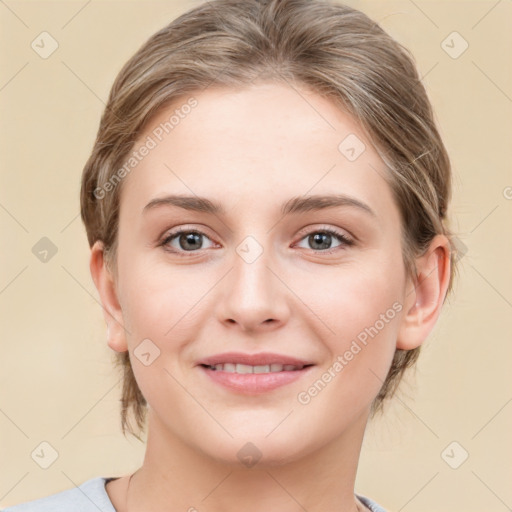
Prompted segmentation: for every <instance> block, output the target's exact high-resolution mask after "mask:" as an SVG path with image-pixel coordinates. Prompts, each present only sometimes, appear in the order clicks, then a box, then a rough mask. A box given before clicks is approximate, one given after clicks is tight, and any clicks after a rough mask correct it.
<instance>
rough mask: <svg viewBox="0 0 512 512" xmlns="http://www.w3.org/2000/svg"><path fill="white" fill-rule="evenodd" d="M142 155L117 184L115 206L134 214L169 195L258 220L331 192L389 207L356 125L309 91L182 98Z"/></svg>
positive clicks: (241, 91) (212, 92)
mask: <svg viewBox="0 0 512 512" xmlns="http://www.w3.org/2000/svg"><path fill="white" fill-rule="evenodd" d="M144 145H146V146H148V147H150V150H149V151H145V152H144V153H145V156H143V157H139V158H140V160H138V161H137V164H136V166H134V169H133V170H132V171H131V172H130V174H129V176H127V178H126V179H125V182H124V183H123V192H122V200H121V204H122V205H123V203H129V204H130V210H132V211H133V209H136V210H137V211H138V212H141V211H142V209H143V208H144V206H145V205H146V204H147V203H148V202H149V201H151V200H152V199H154V198H155V197H157V196H159V195H160V196H161V195H163V194H166V193H168V194H171V193H172V194H184V195H198V196H208V197H219V198H221V200H222V202H223V203H227V205H226V206H227V208H229V207H230V206H233V205H235V204H238V205H240V204H245V205H247V207H249V206H251V205H252V206H253V207H254V209H255V210H258V211H260V212H261V211H262V208H263V206H264V205H267V204H268V205H269V206H270V203H272V202H273V201H275V203H276V204H277V203H279V204H281V203H282V202H283V201H286V199H288V198H289V197H291V196H300V195H305V194H325V193H333V192H340V193H341V192H343V193H349V192H350V194H351V195H355V196H357V197H358V198H360V199H361V200H363V201H365V202H367V203H371V204H372V209H374V210H376V211H379V210H380V213H383V212H384V211H385V210H386V209H387V210H389V209H390V208H391V209H393V206H394V205H393V200H392V197H391V191H390V190H389V186H388V184H387V183H386V182H385V181H384V179H383V176H384V175H385V173H386V172H387V170H386V169H385V165H384V164H383V162H382V161H381V159H380V157H379V156H378V154H377V153H376V151H375V149H374V148H373V147H372V146H371V144H370V143H369V141H368V140H367V139H366V137H365V135H364V133H363V132H362V130H361V128H360V126H359V125H358V123H357V122H356V121H355V120H354V119H353V118H352V117H351V116H350V115H348V114H347V113H346V112H343V111H342V110H341V109H340V108H339V107H337V106H336V105H335V104H334V103H333V102H332V101H330V100H329V99H327V98H325V97H322V96H320V95H319V94H317V93H315V92H313V91H310V90H308V89H305V88H298V87H296V86H290V85H287V84H280V83H261V84H255V85H251V86H248V87H243V88H236V89H234V88H227V87H210V88H208V89H206V90H204V91H201V92H197V93H194V94H191V95H189V96H184V97H181V98H179V99H178V100H176V101H175V102H174V103H173V104H172V105H169V106H166V107H165V108H163V109H161V110H160V111H159V112H158V113H157V114H156V115H155V116H154V117H153V119H152V120H151V121H150V122H149V123H148V125H147V126H146V128H145V130H144V132H143V133H142V134H141V135H140V137H139V139H138V141H137V143H136V144H135V146H134V150H137V149H138V148H141V147H142V146H144ZM121 209H123V207H121ZM388 213H391V214H393V213H394V214H395V217H396V216H397V214H398V213H397V211H396V208H395V211H394V212H388ZM395 220H396V218H395Z"/></svg>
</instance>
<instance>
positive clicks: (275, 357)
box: [197, 352, 313, 366]
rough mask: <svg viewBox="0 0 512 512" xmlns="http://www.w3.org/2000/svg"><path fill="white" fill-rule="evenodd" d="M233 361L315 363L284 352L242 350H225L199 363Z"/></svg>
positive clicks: (255, 363)
mask: <svg viewBox="0 0 512 512" xmlns="http://www.w3.org/2000/svg"><path fill="white" fill-rule="evenodd" d="M224 363H233V364H248V365H251V366H260V365H267V364H282V365H285V364H291V365H293V366H307V365H311V364H313V363H312V362H311V361H307V360H303V359H297V358H296V357H290V356H286V355H283V354H273V353H271V352H261V353H259V354H244V353H242V352H224V353H222V354H215V355H213V356H210V357H205V358H204V359H201V360H200V361H199V362H198V363H197V364H198V365H207V366H214V365H216V364H224Z"/></svg>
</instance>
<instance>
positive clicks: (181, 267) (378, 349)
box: [90, 82, 450, 512]
mask: <svg viewBox="0 0 512 512" xmlns="http://www.w3.org/2000/svg"><path fill="white" fill-rule="evenodd" d="M194 97H195V99H196V100H197V102H198V103H197V106H196V107H195V108H194V109H193V110H192V111H191V112H190V113H189V114H188V115H187V116H186V117H184V118H183V119H181V120H180V123H179V124H177V125H176V126H175V127H174V129H173V130H171V131H169V133H168V134H167V135H165V137H163V139H162V141H160V142H159V143H158V144H157V146H156V147H155V148H154V149H151V151H150V152H149V154H147V155H146V156H145V157H144V158H143V159H142V161H141V162H140V163H138V165H137V166H136V168H134V169H133V170H132V171H131V173H130V174H129V175H128V176H127V177H126V178H124V180H123V182H122V194H121V207H120V222H119V232H118V236H119V244H118V253H117V272H112V271H110V270H109V268H108V267H107V265H106V264H105V261H104V258H103V246H102V243H101V242H96V243H95V244H94V246H93V248H92V252H91V260H90V269H91V273H92V276H93V279H94V282H95V285H96V287H97V289H98V292H99V295H100V298H101V302H102V304H103V307H104V314H105V320H106V322H107V323H108V326H109V336H108V345H109V346H110V347H111V348H112V349H113V350H115V351H118V352H123V351H126V350H129V351H130V356H131V361H132V365H133V370H134V373H135V376H136V379H137V382H138V384H139V387H140V389H141V391H142V393H143V395H144V396H145V398H146V400H147V402H148V404H149V407H148V420H149V422H148V434H147V435H148V438H147V449H146V455H145V458H144V462H143V465H142V466H141V468H139V470H137V472H136V473H135V474H134V476H133V478H132V479H131V482H130V485H129V489H128V485H127V484H128V478H129V476H124V477H121V478H119V479H116V480H113V481H112V482H110V483H109V484H107V492H108V494H109V496H110V497H111V500H112V502H113V503H114V506H115V507H116V510H118V512H127V511H129V512H134V511H139V510H144V511H146V512H149V511H159V512H161V511H164V510H165V511H186V510H189V509H190V508H191V507H195V508H196V509H198V510H201V511H204V512H231V511H233V512H234V511H238V510H241V509H243V510H245V511H246V512H260V511H261V510H279V511H280V512H299V511H302V510H304V509H306V510H308V512H326V511H333V512H334V511H344V512H349V511H356V510H363V509H364V508H363V506H362V505H361V504H360V502H359V500H357V499H356V498H355V496H354V482H355V476H356V469H357V463H358V459H359V454H360V450H361V443H362V439H363V435H364V431H365V427H366V423H367V420H368V416H369V412H370V406H371V403H372V401H373V400H374V398H375V397H376V395H377V393H378V391H379V389H380V387H381V385H382V383H383V381H384V380H385V378H386V375H387V372H388V370H389V367H390V365H391V361H392V358H393V354H394V352H395V349H396V348H401V349H406V350H408V349H413V348H415V347H418V346H419V345H421V344H422V343H423V342H424V341H425V339H426V338H427V336H428V334H429V333H430V332H431V330H432V329H433V327H434V325H435V323H436V321H437V319H438V317H439V314H440V311H441V307H442V303H443V300H444V297H445V295H446V291H447V287H448V282H449V273H450V272H449V271H450V260H449V243H448V240H447V238H446V237H445V236H443V235H438V236H436V237H435V238H434V240H433V241H432V243H431V245H430V247H429V249H428V251H427V253H426V254H424V255H423V256H422V257H420V258H418V260H417V269H418V276H417V279H411V278H407V277H406V275H405V270H404V264H403V259H402V252H401V251H402V247H401V242H400V240H401V238H400V214H399V211H398V208H397V206H396V204H395V203H394V200H393V197H392V194H391V190H390V188H389V186H388V184H387V183H386V181H385V180H384V179H383V176H384V173H385V172H387V169H386V167H385V165H384V163H383V162H382V160H381V159H380V158H379V156H378V154H377V152H376V151H375V149H374V148H373V147H372V146H371V144H370V143H369V141H368V140H367V139H366V138H365V136H364V134H363V132H362V131H361V129H360V127H359V126H358V124H357V123H356V122H355V121H354V119H353V118H352V117H351V116H349V115H348V114H347V113H345V112H343V111H341V110H340V109H339V108H337V107H336V106H335V105H334V104H333V103H331V102H330V101H329V100H328V99H326V98H323V97H321V96H319V95H318V94H317V93H315V92H313V91H310V90H308V89H306V88H304V87H301V88H299V87H297V86H294V87H291V86H290V85H288V84H281V83H275V82H262V83H258V84H254V85H251V86H248V87H244V88H240V89H230V88H220V87H216V88H215V87H210V88H208V89H206V90H205V91H199V92H197V94H195V95H194ZM187 99H188V98H183V99H180V101H178V102H176V103H175V104H173V105H172V106H169V107H166V108H165V109H164V110H161V111H160V112H158V113H157V115H156V117H155V118H154V119H152V121H151V123H150V124H149V125H148V127H147V128H146V130H145V131H144V133H143V134H141V136H140V138H139V142H138V143H137V144H135V147H136V148H137V147H138V146H140V144H142V143H143V142H144V141H145V140H147V137H148V135H149V136H151V135H152V133H153V130H154V129H155V128H156V127H158V126H159V125H160V123H162V122H164V121H166V120H168V119H169V117H170V115H172V112H173V111H175V109H176V108H178V107H179V106H180V105H183V104H185V102H186V101H187ZM349 134H355V135H356V136H357V137H358V138H359V139H360V140H361V141H362V142H363V143H364V144H365V146H366V149H365V151H364V152H363V153H362V154H361V155H360V156H359V157H358V158H357V159H356V160H354V161H349V159H347V158H346V156H345V155H344V154H342V152H340V150H339V149H338V146H339V144H340V143H341V141H343V140H344V139H345V137H347V136H348V135H349ZM170 194H178V195H186V196H194V197H196V196H199V197H204V198H207V199H209V200H211V201H214V202H217V203H220V205H221V206H222V207H223V209H224V212H223V213H215V214H213V213H209V212H205V211H191V210H186V209H183V208H180V207H177V206H173V205H160V206H156V207H153V208H147V209H145V207H146V205H148V203H150V202H151V201H152V200H154V199H156V198H162V197H164V196H167V195H170ZM323 194H345V195H348V196H351V197H352V198H355V199H357V200H358V201H360V202H362V203H365V204H366V205H367V206H368V207H369V208H370V209H371V210H372V211H373V214H370V213H368V212H367V211H365V210H364V209H362V208H357V207H354V206H351V205H343V206H336V207H330V208H322V209H318V210H309V211H302V212H292V213H289V214H287V215H284V216H283V214H282V213H281V208H282V205H283V204H285V203H286V202H287V201H289V200H290V199H291V198H293V197H303V196H312V195H323ZM178 228H183V229H188V230H195V231H200V232H201V233H203V235H199V238H197V239H195V240H194V239H192V242H193V243H192V244H189V243H187V242H188V241H189V240H190V238H187V237H186V236H183V235H182V236H181V238H180V236H179V235H178V236H175V237H174V238H169V236H170V235H172V234H173V233H175V231H176V229H178ZM325 228H328V229H333V230H335V231H337V232H338V233H340V234H342V235H343V236H345V237H346V238H348V239H349V240H351V241H352V244H347V243H345V242H344V241H343V239H338V238H337V236H336V235H333V236H331V237H330V238H329V236H328V235H327V236H326V237H325V235H324V237H325V238H322V236H321V233H323V231H322V229H325ZM315 233H320V234H318V235H317V238H315V237H312V236H309V235H313V234H315ZM249 236H250V237H253V238H254V239H255V240H256V241H257V244H259V246H260V247H261V249H262V251H263V252H262V253H261V255H260V256H259V257H258V258H257V259H256V260H255V261H253V262H251V263H248V262H247V261H246V260H245V259H244V258H243V257H241V255H240V253H239V252H237V248H239V246H240V244H242V242H247V240H245V239H246V237H249ZM189 237H190V235H189ZM318 237H320V242H318ZM166 240H167V241H166ZM194 244H195V245H194ZM242 246H243V244H242ZM251 247H257V245H256V246H251ZM326 247H327V248H326ZM252 250H254V249H252ZM396 303H398V304H399V305H400V306H401V311H399V312H398V313H397V314H396V315H395V316H394V318H393V319H391V320H389V321H388V322H387V323H386V324H385V326H384V328H382V329H380V330H379V332H378V334H377V335H375V336H374V337H373V338H369V341H368V343H367V345H366V346H364V348H363V349H362V350H361V351H360V352H358V353H357V355H355V356H354V357H353V359H352V360H351V361H350V362H348V364H347V365H346V366H344V368H343V370H342V371H340V372H338V373H337V374H336V376H335V377H334V378H332V379H331V380H330V382H329V383H328V384H327V385H326V386H325V387H324V388H323V389H322V390H321V391H320V392H319V393H318V394H316V396H314V397H312V398H311V400H310V401H309V403H307V404H302V403H300V402H299V401H298V399H297V397H298V394H299V393H301V392H303V391H305V390H308V388H309V387H310V386H311V385H312V384H313V383H314V381H316V380H317V379H320V378H321V377H322V374H324V373H325V372H326V371H328V369H329V368H330V367H332V365H333V363H334V361H335V360H336V358H337V356H338V355H340V354H344V353H345V352H346V350H348V349H349V347H350V345H351V343H352V341H353V340H354V339H356V338H357V336H358V334H360V333H361V332H362V331H364V329H365V328H366V327H369V326H372V325H374V324H375V323H376V321H377V320H378V319H379V318H380V315H381V314H385V313H386V311H388V310H389V309H390V308H392V305H393V304H396ZM145 339H149V340H151V342H152V343H154V345H155V346H157V347H158V349H159V350H160V355H159V357H157V358H156V359H155V360H154V361H153V362H152V363H151V364H150V365H148V366H146V365H145V364H143V363H142V362H141V361H140V360H139V359H138V358H137V357H135V356H134V350H135V349H136V348H137V347H138V346H139V344H140V343H141V342H142V341H143V340H145ZM146 343H147V342H146ZM228 351H229V352H231V351H236V352H244V353H251V354H254V353H259V352H274V353H278V354H286V355H291V356H294V357H298V358H302V359H305V360H308V361H312V362H313V363H314V365H315V366H314V367H313V369H312V370H311V372H310V375H309V376H308V377H307V378H301V379H299V380H298V381H295V382H293V383H290V384H287V385H285V386H282V387H280V388H278V389H275V390H273V391H270V392H266V393H262V394H259V395H252V396H249V395H246V394H243V393H238V392H234V391H230V390H227V389H226V388H224V387H222V386H220V385H218V384H217V383H214V382H213V381H212V380H211V379H210V378H209V377H208V376H207V375H205V373H204V371H203V370H202V369H201V368H200V367H199V366H197V363H198V361H199V360H200V359H201V358H203V357H206V356H211V355H214V354H218V353H222V352H228ZM247 442H251V443H252V444H253V445H255V446H256V447H257V449H258V450H259V452H260V453H261V458H260V460H259V461H258V463H257V464H256V465H254V466H253V467H250V468H249V467H246V466H244V465H243V464H242V463H241V462H240V460H239V458H238V456H237V453H238V451H239V450H240V449H241V448H242V447H243V446H244V445H245V444H246V443H247Z"/></svg>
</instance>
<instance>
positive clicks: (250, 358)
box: [197, 353, 315, 395]
mask: <svg viewBox="0 0 512 512" xmlns="http://www.w3.org/2000/svg"><path fill="white" fill-rule="evenodd" d="M197 366H198V367H199V368H200V369H201V371H202V372H203V373H204V374H205V375H206V376H207V377H208V378H209V380H210V382H211V381H213V382H214V383H216V384H219V385H220V386H221V387H223V388H224V389H225V390H226V389H227V390H229V391H231V392H233V391H236V392H238V393H241V394H249V395H255V394H260V393H264V392H268V391H272V390H274V389H276V388H278V387H281V386H284V385H286V384H290V383H292V382H294V381H296V380H298V379H300V378H301V377H304V376H305V375H307V374H309V373H310V371H311V369H312V367H313V366H315V365H314V363H312V362H310V361H306V360H300V359H296V358H293V357H289V356H284V355H279V354H270V353H260V354H241V353H229V354H218V355H216V356H212V357H209V358H206V359H203V360H202V361H200V362H199V363H198V365H197Z"/></svg>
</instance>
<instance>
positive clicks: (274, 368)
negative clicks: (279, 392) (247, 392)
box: [209, 363, 304, 373]
mask: <svg viewBox="0 0 512 512" xmlns="http://www.w3.org/2000/svg"><path fill="white" fill-rule="evenodd" d="M209 368H211V369H212V370H215V371H224V372H227V373H277V372H282V371H285V372H290V371H295V370H302V368H304V367H303V366H294V365H293V364H284V365H283V364H278V363H272V364H264V365H256V366H251V365H249V364H234V363H219V364H216V365H212V366H209Z"/></svg>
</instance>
